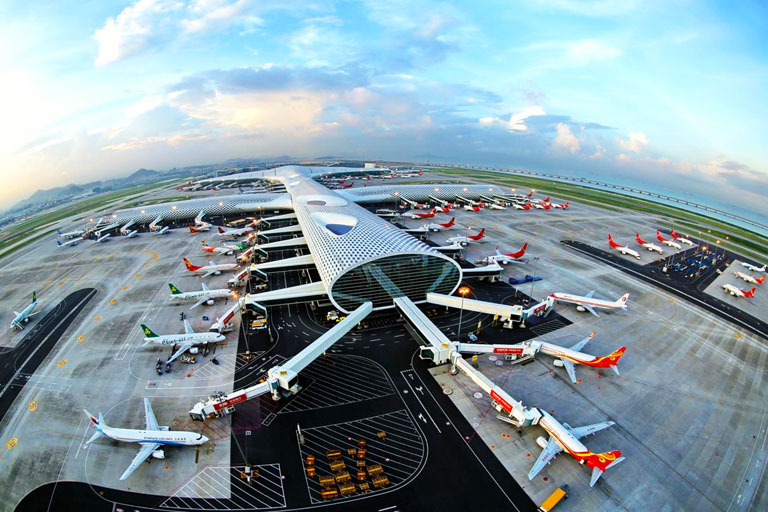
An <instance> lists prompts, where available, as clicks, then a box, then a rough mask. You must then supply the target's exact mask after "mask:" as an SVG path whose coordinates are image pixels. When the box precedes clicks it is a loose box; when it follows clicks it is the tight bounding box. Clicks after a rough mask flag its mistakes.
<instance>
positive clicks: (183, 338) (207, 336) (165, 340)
mask: <svg viewBox="0 0 768 512" xmlns="http://www.w3.org/2000/svg"><path fill="white" fill-rule="evenodd" d="M224 339H225V338H224V336H222V335H220V334H217V333H214V332H196V333H191V334H164V335H161V336H155V337H152V338H144V341H148V342H151V343H154V344H155V345H180V344H184V343H187V342H192V343H194V344H196V345H204V344H206V343H218V342H220V341H224Z"/></svg>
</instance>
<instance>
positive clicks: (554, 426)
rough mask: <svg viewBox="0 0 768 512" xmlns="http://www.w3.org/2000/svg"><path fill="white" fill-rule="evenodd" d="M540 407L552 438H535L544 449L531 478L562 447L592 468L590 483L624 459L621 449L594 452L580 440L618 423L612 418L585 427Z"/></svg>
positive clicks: (502, 417) (540, 423) (542, 426)
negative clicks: (559, 417) (611, 419)
mask: <svg viewBox="0 0 768 512" xmlns="http://www.w3.org/2000/svg"><path fill="white" fill-rule="evenodd" d="M539 410H540V411H541V413H542V416H543V417H542V418H541V420H539V425H540V426H541V428H543V429H544V430H546V432H547V433H548V434H549V439H548V440H547V439H544V437H538V438H537V439H536V444H538V445H539V446H541V447H542V448H544V450H543V451H542V452H541V454H540V455H539V458H538V459H536V462H535V463H534V465H533V467H532V468H531V471H530V472H529V473H528V479H529V480H533V479H534V478H535V477H536V475H538V474H539V472H540V471H541V470H542V469H544V467H545V466H546V465H547V464H549V463H550V462H552V460H553V459H554V458H555V457H556V456H557V455H558V454H559V453H560V452H562V451H563V450H565V452H566V453H568V455H570V456H571V457H573V458H574V459H576V460H577V461H579V463H580V464H584V465H585V466H587V467H590V468H592V477H591V478H590V481H589V486H590V487H594V485H595V484H596V483H597V481H598V480H599V479H600V477H601V476H602V474H603V473H604V472H605V471H607V470H608V469H610V468H612V467H613V466H615V465H616V464H618V463H619V462H621V461H623V460H624V457H622V456H621V452H620V451H619V450H613V451H610V452H605V453H592V452H591V451H590V450H589V448H587V447H586V446H584V444H583V443H582V442H581V441H579V439H581V438H583V437H587V436H590V435H592V434H594V433H596V432H599V431H601V430H604V429H606V428H609V427H612V426H613V425H615V423H614V422H613V421H603V422H600V423H594V424H592V425H585V426H583V427H576V428H571V426H570V425H568V424H562V423H560V422H559V421H557V420H556V419H555V418H554V417H553V416H552V415H551V414H549V413H548V412H547V411H545V410H544V409H539ZM497 418H499V419H506V417H505V416H497Z"/></svg>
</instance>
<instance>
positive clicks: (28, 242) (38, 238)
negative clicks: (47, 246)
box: [0, 229, 56, 259]
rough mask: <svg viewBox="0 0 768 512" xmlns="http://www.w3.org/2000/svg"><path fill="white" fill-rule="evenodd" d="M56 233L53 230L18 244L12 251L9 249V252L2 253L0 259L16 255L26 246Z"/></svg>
mask: <svg viewBox="0 0 768 512" xmlns="http://www.w3.org/2000/svg"><path fill="white" fill-rule="evenodd" d="M55 232H56V230H55V229H52V230H50V231H46V232H45V233H42V234H40V235H38V236H35V237H31V238H28V239H27V240H26V241H24V242H22V243H20V244H18V245H16V246H14V247H11V248H10V249H7V250H5V251H3V252H0V259H2V258H4V257H6V256H8V255H9V254H12V253H14V252H15V251H17V250H18V249H21V248H22V247H25V246H27V245H29V244H31V243H32V242H36V241H38V240H40V239H41V238H44V237H46V236H48V235H50V234H51V233H55Z"/></svg>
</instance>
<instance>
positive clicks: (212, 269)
mask: <svg viewBox="0 0 768 512" xmlns="http://www.w3.org/2000/svg"><path fill="white" fill-rule="evenodd" d="M182 260H183V261H184V265H186V267H187V270H189V271H190V272H194V273H198V272H204V274H203V275H202V277H208V276H212V275H219V274H221V271H222V270H235V269H237V268H238V267H239V266H240V265H238V264H237V263H219V264H216V263H214V262H213V261H209V262H208V265H203V266H200V265H193V264H192V263H190V262H189V260H188V259H187V258H182Z"/></svg>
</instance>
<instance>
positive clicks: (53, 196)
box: [11, 185, 88, 210]
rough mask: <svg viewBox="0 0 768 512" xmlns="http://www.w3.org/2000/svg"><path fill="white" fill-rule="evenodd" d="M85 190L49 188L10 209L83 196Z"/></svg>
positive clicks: (80, 188)
mask: <svg viewBox="0 0 768 512" xmlns="http://www.w3.org/2000/svg"><path fill="white" fill-rule="evenodd" d="M87 190H88V189H85V188H83V187H81V186H79V185H67V186H65V187H56V188H49V189H48V190H38V191H37V192H35V193H34V194H32V195H31V196H29V197H28V198H26V199H24V200H23V201H19V202H18V203H16V204H15V205H13V207H12V208H11V209H12V210H16V209H22V208H27V207H29V206H32V205H35V204H40V203H47V202H50V201H60V200H62V199H67V198H69V197H74V196H78V195H80V194H83V193H85V192H87Z"/></svg>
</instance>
